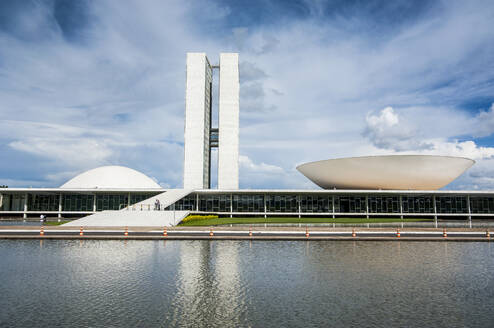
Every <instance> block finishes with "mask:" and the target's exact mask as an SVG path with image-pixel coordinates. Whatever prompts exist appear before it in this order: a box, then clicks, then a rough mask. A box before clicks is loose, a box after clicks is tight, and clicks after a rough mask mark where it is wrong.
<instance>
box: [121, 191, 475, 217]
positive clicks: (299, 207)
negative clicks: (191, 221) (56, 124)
mask: <svg viewBox="0 0 494 328" xmlns="http://www.w3.org/2000/svg"><path fill="white" fill-rule="evenodd" d="M266 196H267V194H264V217H267V214H268V211H267V202H266V198H267V197H266ZM129 198H130V197H129ZM334 200H335V197H334V196H331V207H332V216H333V218H335V214H334V213H335V201H334ZM432 202H433V209H434V212H433V213H431V214H433V215H434V220H435V221H436V222H437V204H436V196H435V195H432ZM301 204H302V202H301V197H300V195H297V208H298V212H297V214H298V217H299V218H300V217H301V216H302V214H305V213H303V212H302V208H301V206H302V205H301ZM399 204H400V212H399V213H396V214H399V215H400V218H401V219H403V216H404V213H403V195H400V197H399ZM365 207H366V209H365V213H358V214H365V216H366V218H369V214H370V212H369V196H365ZM467 209H468V213H465V215H467V216H468V220H469V221H471V220H472V213H471V209H470V195H467ZM196 211H197V212H199V194H198V193H197V194H196ZM232 213H233V194H230V217H231V216H232ZM270 213H271V212H270ZM280 213H282V212H280ZM349 214H354V213H349ZM373 214H374V213H373ZM377 214H379V213H377ZM393 214H394V213H393ZM407 214H411V215H413V213H407Z"/></svg>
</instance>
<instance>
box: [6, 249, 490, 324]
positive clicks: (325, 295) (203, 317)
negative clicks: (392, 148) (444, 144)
mask: <svg viewBox="0 0 494 328" xmlns="http://www.w3.org/2000/svg"><path fill="white" fill-rule="evenodd" d="M491 249H492V246H491V245H490V243H457V242H407V241H399V242H372V241H365V242H364V241H348V242H347V241H336V242H334V241H310V242H308V241H304V242H296V241H286V242H281V241H279V242H269V241H257V240H256V241H250V240H247V241H171V240H168V241H132V240H128V241H94V240H84V241H82V240H79V241H75V240H74V241H60V240H59V241H55V240H40V241H35V240H32V241H31V240H30V241H9V240H4V241H0V254H1V261H2V262H1V264H2V265H0V278H1V279H2V283H1V284H0V309H2V310H1V311H0V326H18V327H32V326H37V327H53V326H76V327H78V326H80V327H83V326H84V327H87V326H96V327H106V326H146V327H147V326H166V327H188V326H193V327H211V326H239V327H243V326H252V327H279V326H328V325H330V326H337V327H348V326H366V327H382V326H407V327H423V326H435V327H463V326H490V323H491V322H492V319H494V315H493V314H492V311H491V309H492V307H493V306H494V284H493V282H494V279H493V277H492V272H493V270H494V261H493V252H492V251H491Z"/></svg>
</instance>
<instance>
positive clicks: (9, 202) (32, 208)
mask: <svg viewBox="0 0 494 328" xmlns="http://www.w3.org/2000/svg"><path fill="white" fill-rule="evenodd" d="M157 194H158V193H130V194H129V193H128V192H127V193H97V194H96V196H95V195H92V194H62V198H61V205H62V212H93V210H94V205H96V211H105V210H120V209H123V208H125V207H126V206H127V205H128V204H129V203H130V204H131V205H132V204H136V203H139V202H141V201H143V200H146V199H149V198H151V199H152V197H153V196H155V195H157ZM129 195H130V198H129ZM400 198H401V201H402V203H401V204H400ZM468 199H470V204H469V203H468ZM26 201H27V211H28V212H58V211H59V204H60V203H59V202H60V194H59V193H55V192H53V193H49V192H43V193H39V194H36V193H27V195H26V194H22V193H11V194H8V193H3V194H2V197H1V198H0V211H3V212H14V211H15V212H23V211H24V204H25V202H26ZM152 204H154V201H151V205H150V206H151V208H153V205H152ZM434 204H435V205H434ZM400 205H401V206H400ZM333 206H334V211H333ZM400 207H401V208H402V213H403V214H405V215H406V214H409V215H413V214H434V213H435V211H434V207H435V209H436V213H437V214H442V215H447V214H459V215H465V216H468V215H469V207H470V213H471V215H476V214H477V215H482V214H494V195H492V196H490V195H478V196H477V195H470V196H467V195H444V194H443V195H440V194H438V195H435V196H433V195H432V194H422V195H413V194H412V195H411V194H402V195H401V196H400V195H399V194H393V195H383V194H381V195H380V194H372V193H371V194H368V195H367V196H366V195H362V194H360V195H358V194H322V193H321V194H310V193H300V194H295V193H294V194H288V193H286V194H278V193H271V194H269V193H266V194H264V193H240V192H237V193H235V192H233V193H214V194H213V193H211V194H210V193H192V194H190V195H188V196H186V197H184V198H182V199H180V200H179V201H177V202H176V203H175V204H172V205H170V206H168V208H167V210H173V209H175V210H186V211H199V212H210V213H258V214H260V213H267V214H273V213H291V214H298V213H302V214H304V213H307V214H317V213H321V214H324V213H333V212H334V213H335V214H366V213H369V214H376V215H377V214H379V213H387V214H393V213H396V214H400V213H401V208H400ZM146 209H147V208H146Z"/></svg>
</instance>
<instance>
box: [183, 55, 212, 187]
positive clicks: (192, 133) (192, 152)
mask: <svg viewBox="0 0 494 328" xmlns="http://www.w3.org/2000/svg"><path fill="white" fill-rule="evenodd" d="M186 75H187V76H186V78H187V81H186V91H185V135H184V142H185V147H184V148H185V149H184V157H185V158H184V188H187V189H206V188H209V171H210V158H209V156H210V149H209V134H210V119H211V103H210V101H211V82H212V69H211V65H210V64H209V61H208V59H207V57H206V54H205V53H188V54H187V73H186Z"/></svg>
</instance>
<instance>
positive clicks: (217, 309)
mask: <svg viewBox="0 0 494 328" xmlns="http://www.w3.org/2000/svg"><path fill="white" fill-rule="evenodd" d="M238 247H239V243H235V242H231V243H230V242H228V241H191V242H182V243H181V244H180V254H181V255H180V264H179V266H180V267H179V270H178V277H177V278H178V279H177V294H176V295H175V299H174V301H173V306H174V310H173V312H174V314H175V315H173V318H180V317H182V318H183V316H184V315H185V316H186V317H188V320H190V322H203V323H204V320H210V322H229V323H231V324H232V325H233V326H235V325H236V324H240V316H241V315H242V314H245V310H246V308H245V304H244V301H243V297H242V295H243V294H244V292H243V288H242V286H241V283H240V276H239V268H238Z"/></svg>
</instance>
